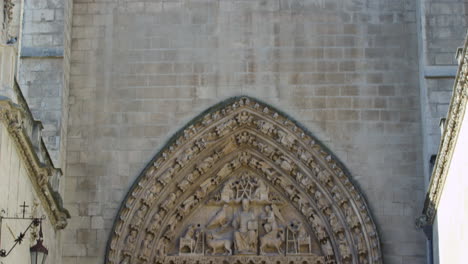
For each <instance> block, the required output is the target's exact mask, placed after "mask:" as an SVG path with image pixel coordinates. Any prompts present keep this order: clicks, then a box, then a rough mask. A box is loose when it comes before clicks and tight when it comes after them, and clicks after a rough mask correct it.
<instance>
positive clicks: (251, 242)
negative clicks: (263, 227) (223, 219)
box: [232, 199, 258, 254]
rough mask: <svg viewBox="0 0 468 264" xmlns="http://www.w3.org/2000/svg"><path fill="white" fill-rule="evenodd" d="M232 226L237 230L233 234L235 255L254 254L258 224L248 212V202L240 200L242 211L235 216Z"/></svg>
mask: <svg viewBox="0 0 468 264" xmlns="http://www.w3.org/2000/svg"><path fill="white" fill-rule="evenodd" d="M232 225H233V227H234V228H236V229H237V230H236V231H235V232H234V245H235V248H236V250H237V253H241V254H242V253H255V251H256V248H257V229H258V223H257V221H256V219H255V215H254V214H253V213H252V212H251V211H250V210H249V200H247V199H243V200H242V210H241V212H239V213H238V214H237V215H236V216H235V218H234V220H233V221H232Z"/></svg>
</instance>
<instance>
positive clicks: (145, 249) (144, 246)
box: [140, 233, 153, 260]
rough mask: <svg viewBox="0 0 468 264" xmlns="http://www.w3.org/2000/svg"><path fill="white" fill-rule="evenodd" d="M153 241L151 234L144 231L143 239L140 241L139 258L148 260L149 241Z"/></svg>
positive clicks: (150, 248)
mask: <svg viewBox="0 0 468 264" xmlns="http://www.w3.org/2000/svg"><path fill="white" fill-rule="evenodd" d="M152 241H153V235H152V234H151V233H146V236H145V240H143V242H142V243H141V248H142V251H141V256H140V258H141V259H144V260H148V259H149V258H150V256H151V251H152V247H151V242H152Z"/></svg>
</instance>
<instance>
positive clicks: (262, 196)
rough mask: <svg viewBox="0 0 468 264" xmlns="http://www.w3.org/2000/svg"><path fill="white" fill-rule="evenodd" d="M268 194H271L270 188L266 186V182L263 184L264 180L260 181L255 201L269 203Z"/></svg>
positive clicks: (255, 193)
mask: <svg viewBox="0 0 468 264" xmlns="http://www.w3.org/2000/svg"><path fill="white" fill-rule="evenodd" d="M268 193H269V189H268V186H266V184H265V182H263V181H262V180H259V181H258V187H257V189H256V190H255V192H254V199H256V200H259V201H267V200H268Z"/></svg>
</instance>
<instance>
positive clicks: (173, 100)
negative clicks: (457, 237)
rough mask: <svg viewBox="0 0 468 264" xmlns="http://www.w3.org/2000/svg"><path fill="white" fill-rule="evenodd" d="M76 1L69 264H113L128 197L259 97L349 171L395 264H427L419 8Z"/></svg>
mask: <svg viewBox="0 0 468 264" xmlns="http://www.w3.org/2000/svg"><path fill="white" fill-rule="evenodd" d="M400 3H401V1H366V0H357V1H351V0H345V1H343V0H327V1H318V0H281V1H262V0H249V1H244V0H234V1H233V0H221V1H212V0H204V1H199V0H174V1H157V0H156V1H155V0H152V1H141V0H138V1H118V2H117V1H104V0H96V1H94V2H89V1H87V0H76V1H74V5H73V21H72V24H73V26H72V43H71V72H70V96H69V106H70V112H69V122H68V136H67V140H68V142H67V168H66V172H67V180H66V187H65V189H66V190H65V193H66V197H65V203H66V207H67V208H68V209H69V210H70V212H71V214H72V219H70V224H69V226H68V228H67V230H65V231H64V232H65V233H66V237H67V239H66V240H65V241H64V251H63V263H64V264H77V263H90V264H92V263H102V261H103V258H104V251H105V250H104V249H105V245H106V243H107V239H108V237H109V230H110V228H111V226H112V223H113V220H114V218H115V216H116V214H117V211H118V208H119V206H120V203H121V202H122V200H123V198H124V195H125V194H126V192H127V191H128V189H129V188H130V186H131V184H132V182H134V180H135V179H136V177H137V176H138V174H139V173H140V171H141V170H142V169H143V167H144V166H145V165H146V164H147V162H148V161H149V160H150V159H151V158H152V157H153V155H154V154H155V153H156V152H157V150H158V149H160V148H161V147H162V146H163V144H164V142H165V141H166V140H168V139H169V138H170V137H171V135H172V134H173V133H175V132H176V131H177V130H178V129H180V128H181V127H182V126H183V125H185V124H186V123H187V122H189V120H191V119H192V118H194V117H195V116H197V115H198V114H200V113H201V112H202V111H203V110H205V109H207V108H208V107H210V106H212V105H214V104H216V103H218V102H220V101H222V100H224V99H226V98H228V97H230V96H235V95H243V94H246V95H250V96H253V97H255V98H257V99H260V100H262V101H264V102H266V103H269V104H272V105H274V106H275V107H277V108H278V109H280V110H282V111H284V112H285V113H286V114H288V115H290V116H291V117H293V118H294V119H296V120H298V121H299V122H300V123H301V124H303V125H304V126H305V127H306V128H307V129H309V130H310V131H311V132H312V133H313V134H314V135H316V137H317V138H318V139H321V140H322V141H323V142H324V144H325V145H326V146H327V147H328V148H329V149H330V150H331V151H332V152H333V153H335V154H336V155H337V157H338V158H339V159H340V160H341V161H342V162H343V163H344V164H345V166H347V168H348V169H349V170H350V173H351V175H352V176H353V178H354V180H355V181H356V182H357V184H358V185H359V186H361V188H362V190H363V193H364V194H365V195H366V198H367V201H368V203H369V205H370V207H371V210H372V212H373V214H374V216H375V220H376V221H377V226H378V228H379V230H380V235H381V239H382V249H383V253H384V261H385V263H398V264H401V263H416V264H417V263H425V254H426V253H425V244H424V238H423V235H422V233H421V232H420V231H419V230H416V229H415V227H414V219H415V218H416V216H417V215H418V214H419V212H420V210H421V207H422V204H423V203H422V201H423V192H424V189H423V188H424V186H423V185H424V183H423V182H424V180H423V179H424V178H423V171H422V155H421V150H422V137H421V122H420V119H421V116H420V113H421V112H420V111H421V109H420V103H419V83H418V81H419V79H418V73H419V69H418V62H419V61H418V32H417V26H416V22H417V19H416V18H417V17H416V14H417V8H418V6H416V2H415V1H406V2H404V4H400Z"/></svg>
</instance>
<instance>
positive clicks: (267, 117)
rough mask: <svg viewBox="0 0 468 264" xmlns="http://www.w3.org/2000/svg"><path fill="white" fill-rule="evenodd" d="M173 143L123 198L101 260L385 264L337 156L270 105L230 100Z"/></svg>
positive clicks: (374, 232)
mask: <svg viewBox="0 0 468 264" xmlns="http://www.w3.org/2000/svg"><path fill="white" fill-rule="evenodd" d="M169 142H171V143H170V144H168V145H167V146H166V147H165V148H163V150H161V152H160V153H159V154H158V155H156V157H155V158H154V159H153V161H152V162H151V165H149V166H148V167H147V168H146V169H145V171H143V173H142V174H141V176H140V177H139V178H138V180H137V182H136V183H135V184H134V186H133V187H132V189H131V191H130V192H129V194H128V195H127V197H126V198H125V201H124V202H123V206H122V207H121V209H120V212H119V214H118V216H117V219H116V221H115V224H114V228H113V232H112V234H111V237H110V239H109V244H108V248H107V255H106V263H108V264H118V263H140V262H142V261H143V262H144V263H158V264H167V263H170V262H171V261H172V262H174V263H181V264H184V263H191V262H190V261H193V260H196V261H197V262H199V263H200V264H206V263H212V262H213V260H210V258H213V255H218V256H219V254H222V255H224V258H223V261H227V262H229V263H235V262H236V261H237V260H238V258H240V257H245V258H247V259H250V260H251V261H253V262H257V261H261V259H262V258H265V257H266V256H264V255H263V254H265V255H268V257H272V258H273V257H274V258H278V260H281V263H290V262H292V263H297V264H302V263H303V262H304V261H305V262H307V263H310V264H312V263H314V264H315V263H327V264H328V263H347V262H350V263H382V259H381V252H380V242H379V237H378V233H377V229H376V227H375V225H374V223H373V221H372V217H371V214H370V213H369V211H368V207H367V205H366V202H365V200H364V199H363V195H362V194H361V193H360V192H359V190H358V188H357V187H356V186H354V185H353V184H352V181H351V180H350V178H349V176H348V175H347V173H346V172H345V171H344V170H343V167H342V166H341V165H340V163H339V162H338V161H336V159H335V158H334V157H333V155H331V154H330V153H329V152H328V151H327V150H326V149H325V148H323V147H322V145H320V144H319V143H318V141H317V140H316V139H315V138H313V137H312V136H311V135H310V134H309V133H308V132H307V131H305V130H304V129H302V128H301V127H300V126H299V125H297V124H296V123H295V122H294V121H293V120H291V119H290V118H288V117H286V116H284V115H283V114H281V113H279V112H278V111H276V110H275V109H274V108H272V107H270V106H266V105H265V104H263V103H260V102H257V101H255V100H253V99H251V98H247V97H243V98H234V99H230V100H228V101H225V102H223V103H222V104H220V105H218V106H216V107H213V108H211V110H210V111H209V112H208V113H205V114H204V115H203V116H201V117H199V118H197V119H195V120H194V121H193V122H191V123H190V124H189V125H188V126H187V128H185V129H184V130H183V131H181V133H177V136H176V137H175V138H173V139H172V140H170V141H169ZM298 219H300V220H298ZM290 223H293V224H292V226H291V225H290ZM195 224H196V226H197V228H196V229H194V226H195ZM286 226H288V227H286ZM203 234H205V235H203ZM290 241H293V242H294V243H296V250H295V251H292V250H289V249H288V248H289V247H287V243H289V242H290ZM293 242H291V243H293ZM300 247H303V248H305V249H307V248H308V250H302V251H301V250H299V248H300ZM179 248H184V250H185V251H184V252H185V254H186V255H183V254H179V253H180V252H179ZM284 249H286V251H284ZM283 251H284V252H283ZM281 253H283V254H281ZM300 254H303V255H301V256H299V255H300ZM187 255H189V256H187ZM239 255H244V256H239ZM189 258H190V259H189ZM247 259H244V260H247ZM143 262H142V263H143Z"/></svg>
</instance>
